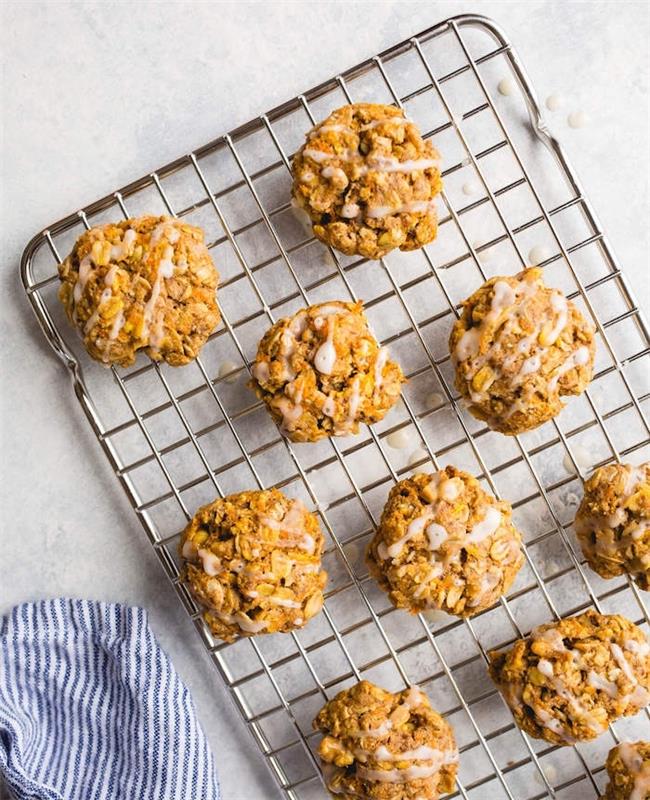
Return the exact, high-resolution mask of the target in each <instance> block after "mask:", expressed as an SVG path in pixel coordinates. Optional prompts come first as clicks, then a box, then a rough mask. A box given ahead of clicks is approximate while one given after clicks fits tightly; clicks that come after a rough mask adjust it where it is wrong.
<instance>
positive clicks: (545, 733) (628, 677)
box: [489, 611, 650, 745]
mask: <svg viewBox="0 0 650 800" xmlns="http://www.w3.org/2000/svg"><path fill="white" fill-rule="evenodd" d="M489 657H490V662H491V663H490V675H491V676H492V679H493V680H494V682H495V683H496V684H497V686H498V687H499V689H500V690H501V692H502V694H503V696H504V698H505V700H506V702H507V703H508V705H509V706H510V708H511V710H512V713H513V715H514V717H515V721H516V722H517V724H518V725H519V727H521V728H523V730H525V731H526V733H528V734H530V735H531V736H534V737H535V738H536V739H546V741H549V742H552V743H553V744H558V745H567V744H573V743H574V742H577V741H586V740H588V739H595V738H596V737H597V736H599V735H600V734H601V733H602V732H603V731H604V730H605V729H606V728H607V725H608V724H609V723H610V722H612V721H613V720H615V719H617V718H618V717H620V716H629V715H631V714H636V713H637V712H638V711H639V710H640V709H642V708H643V706H645V705H646V704H647V703H648V701H649V700H650V644H648V641H647V640H646V638H645V636H644V634H643V632H642V631H641V630H640V628H638V627H637V626H636V625H635V624H634V623H632V622H630V621H629V620H628V619H625V617H622V616H619V615H617V614H599V613H597V612H596V611H587V612H586V613H585V614H578V615H576V616H575V617H568V618H567V619H563V620H560V621H559V622H552V623H549V624H546V625H540V626H539V627H538V628H535V629H534V630H533V631H532V633H531V635H530V636H528V637H526V638H525V639H519V640H517V641H516V642H515V643H514V645H513V646H512V647H511V648H510V649H509V650H507V651H505V652H503V653H499V652H496V651H492V652H491V653H489Z"/></svg>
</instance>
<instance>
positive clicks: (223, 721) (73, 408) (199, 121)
mask: <svg viewBox="0 0 650 800" xmlns="http://www.w3.org/2000/svg"><path fill="white" fill-rule="evenodd" d="M467 11H480V13H482V14H485V15H488V16H492V17H493V18H494V19H496V20H497V21H499V22H500V23H501V24H502V25H503V26H504V27H505V28H506V30H507V32H508V33H509V35H510V37H511V39H512V40H513V42H514V44H515V46H516V47H517V48H518V49H519V52H520V54H521V55H522V56H523V59H524V61H525V64H526V65H527V67H528V70H529V72H530V75H531V77H532V79H533V82H534V83H535V85H536V87H537V89H538V92H539V94H540V96H541V98H542V99H543V98H545V97H546V96H547V95H548V94H551V93H555V92H559V93H561V94H562V95H563V96H564V97H565V99H566V103H565V106H564V109H563V110H562V111H560V112H557V113H555V114H553V115H549V120H550V123H551V127H552V129H553V130H554V131H555V132H556V134H558V135H559V137H560V138H561V140H562V142H563V143H564V144H565V145H566V148H567V151H568V153H569V156H570V157H571V159H572V160H573V162H574V165H575V166H576V168H577V171H578V174H579V175H580V176H581V178H582V180H583V183H584V185H585V188H586V191H587V194H588V195H589V196H590V197H591V199H592V201H593V204H594V206H595V208H596V210H597V212H598V213H599V215H600V217H601V220H602V222H603V225H604V228H605V230H606V231H607V233H608V234H609V237H610V240H611V242H612V244H613V247H614V249H615V251H616V252H617V254H618V256H619V258H620V260H621V263H622V266H623V270H624V271H625V273H626V274H627V276H628V278H629V280H630V283H631V284H632V286H633V288H634V289H635V291H636V292H637V294H638V296H639V299H640V302H641V304H642V305H643V306H644V307H645V308H646V310H647V308H648V305H649V286H648V271H647V270H648V225H647V220H648V218H649V208H648V146H647V143H648V69H647V68H648V40H649V36H650V29H649V24H648V7H647V4H646V3H643V2H626V3H605V2H590V3H580V2H509V3H504V2H482V3H467V2H426V3H408V2H373V3H361V2H359V3H344V4H343V3H342V4H339V3H331V4H330V3H307V2H292V3H291V2H285V3H278V2H268V3H264V4H262V3H260V4H253V3H250V4H249V3H241V2H240V3H237V4H230V3H223V4H219V5H218V7H217V5H216V4H214V5H211V4H209V3H182V4H180V3H179V4H177V3H164V4H162V3H161V4H153V3H139V4H132V3H128V4H127V3H124V4H118V5H113V4H111V5H105V4H101V3H100V4H96V5H92V6H91V5H85V4H75V5H70V4H64V3H30V4H27V3H8V4H6V5H4V7H3V9H2V12H0V13H1V14H2V17H3V21H4V24H3V26H2V27H3V33H2V37H3V39H4V40H5V41H4V46H3V56H2V58H3V61H4V64H3V67H4V79H3V80H4V83H3V103H2V106H3V129H4V149H5V154H4V164H3V169H4V175H3V195H4V197H3V206H4V210H3V226H2V228H3V230H2V241H3V247H2V253H3V257H4V270H3V278H2V280H3V286H2V294H1V299H0V303H1V304H2V305H1V313H2V319H3V328H4V335H3V338H2V352H3V358H2V431H3V434H2V435H3V441H2V457H1V458H2V479H1V485H2V493H3V499H2V509H3V515H4V536H3V545H2V550H1V553H0V611H4V610H6V609H7V608H9V607H10V606H11V605H13V604H14V603H17V602H19V601H22V600H26V599H35V598H39V597H44V596H52V595H76V596H82V597H83V596H91V597H95V598H99V599H105V600H113V601H122V602H126V603H132V604H141V605H143V606H145V607H147V608H148V609H149V613H150V617H151V622H152V625H153V627H154V630H155V632H156V634H157V636H158V637H159V639H160V641H161V642H162V644H163V646H164V647H165V649H166V650H167V652H168V653H169V654H170V656H171V657H172V660H173V661H174V663H175V665H176V667H177V668H178V670H179V672H180V674H181V676H182V678H183V679H184V680H185V681H186V682H187V684H188V685H189V687H190V689H191V691H192V693H193V695H194V697H195V700H196V703H197V706H198V709H199V713H200V716H201V720H202V722H203V724H204V726H205V728H206V729H207V731H208V735H209V738H210V741H211V743H212V746H213V748H214V750H215V753H216V756H217V763H218V764H219V768H220V777H221V782H222V786H223V792H224V796H225V798H226V800H254V799H255V798H267V797H268V798H270V797H276V796H278V792H277V790H276V789H275V787H274V784H273V782H272V779H271V776H270V774H269V773H268V772H267V770H266V767H265V765H264V763H263V760H262V758H261V757H260V756H259V755H258V752H257V749H256V748H255V746H254V744H253V743H252V740H251V739H249V737H248V735H247V733H246V731H245V729H244V727H243V725H242V724H241V723H240V721H239V719H238V717H237V715H236V713H235V711H234V709H233V707H232V706H231V704H230V701H229V700H228V698H227V696H226V692H225V690H224V688H223V686H222V685H221V683H220V681H219V679H218V677H217V676H216V675H215V673H214V672H213V671H212V670H211V669H210V664H209V662H208V659H207V657H206V655H205V653H204V652H203V649H202V647H201V644H200V641H199V639H198V637H197V636H196V635H195V633H194V631H193V629H192V625H191V624H189V623H188V620H187V617H186V614H185V612H184V611H183V609H182V607H181V605H180V604H179V603H178V601H177V598H176V597H175V595H174V593H173V591H172V588H171V587H170V586H169V585H168V583H167V582H166V581H165V580H164V579H162V576H161V571H160V567H159V565H158V563H157V561H156V559H155V557H154V554H153V552H152V551H151V548H150V547H149V545H148V543H147V542H146V540H145V537H144V536H143V533H142V531H141V529H140V527H139V525H138V523H137V522H136V520H135V518H134V516H133V514H132V512H131V509H130V507H129V505H128V502H127V500H126V498H125V497H124V496H123V494H122V492H121V490H120V488H119V486H118V484H117V481H116V480H115V479H114V477H113V475H112V474H111V471H110V469H109V467H108V465H107V464H106V463H105V461H104V459H103V457H102V455H101V453H100V450H99V447H98V446H97V444H96V442H95V440H94V438H93V437H92V435H91V433H90V432H89V430H88V426H87V425H86V422H85V420H84V419H83V418H82V415H81V412H80V410H79V408H78V407H77V405H76V403H75V402H74V400H73V396H72V393H71V391H70V386H69V384H68V377H67V375H66V374H65V372H64V370H63V369H62V368H61V365H60V363H59V362H58V361H56V360H55V359H54V358H53V357H52V355H51V352H50V351H49V350H48V348H47V347H46V345H45V342H44V340H43V337H42V336H41V334H40V331H39V330H38V329H37V326H36V324H35V321H34V318H33V316H32V314H31V311H30V310H29V309H28V307H27V304H26V302H25V299H24V297H23V296H22V291H21V289H20V288H19V283H18V261H19V257H20V253H21V251H22V249H23V247H24V245H25V244H26V242H27V240H28V239H29V238H31V236H32V235H33V233H34V232H36V231H37V230H38V229H39V228H41V227H42V226H44V225H46V224H47V223H49V222H51V221H52V220H54V219H58V218H59V217H62V216H64V215H65V214H67V213H69V212H70V211H71V210H73V209H75V208H76V207H78V206H79V205H80V204H83V203H85V202H88V201H91V200H93V199H95V198H96V197H100V196H101V195H103V194H105V193H106V192H108V191H110V190H112V189H113V188H114V187H116V186H119V185H122V184H124V183H126V182H128V181H129V180H131V179H133V178H135V177H138V176H140V175H141V174H143V173H144V172H145V171H147V170H150V169H153V168H155V167H157V166H159V165H160V164H163V163H165V162H167V161H168V160H171V159H172V158H174V157H176V156H177V155H179V154H180V153H183V152H187V151H188V150H189V149H191V148H194V147H197V146H199V145H201V144H203V143H204V142H206V141H208V140H209V139H211V138H213V137H214V136H216V135H218V134H220V133H223V132H225V131H227V130H229V129H231V128H233V127H235V126H236V125H238V124H241V123H243V122H245V121H246V120H248V119H249V118H250V117H252V116H254V115H255V114H257V113H260V112H262V111H264V110H266V109H268V108H270V107H272V106H274V105H276V104H278V103H280V102H282V101H283V100H285V99H287V98H289V97H291V96H294V95H295V94H296V93H298V92H300V91H302V90H304V89H306V88H308V87H309V86H311V85H314V84H316V83H319V82H320V81H322V80H324V79H326V78H328V77H330V76H331V75H332V74H334V73H335V72H337V71H339V70H341V69H345V68H346V67H348V66H351V65H352V64H354V63H356V62H358V61H360V60H361V59H363V58H365V57H367V56H369V55H372V54H374V53H376V52H379V51H380V50H382V49H384V48H386V47H387V46H389V45H390V44H392V43H394V42H397V41H399V40H401V39H403V38H406V37H407V36H409V35H410V34H413V33H416V32H418V31H420V30H422V29H424V28H426V27H428V26H430V25H432V24H434V23H435V22H437V21H439V20H441V19H443V18H445V17H447V16H451V15H453V14H457V13H461V12H467ZM574 110H584V111H586V112H587V113H588V115H589V117H590V120H591V122H590V124H589V125H587V126H586V127H584V128H581V129H580V130H571V129H570V128H569V127H568V125H567V121H566V118H567V114H568V113H570V112H571V111H574Z"/></svg>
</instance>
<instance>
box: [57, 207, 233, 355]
mask: <svg viewBox="0 0 650 800" xmlns="http://www.w3.org/2000/svg"><path fill="white" fill-rule="evenodd" d="M59 278H60V279H61V288H60V289H59V297H60V298H61V302H62V303H63V305H64V307H65V311H66V314H67V316H68V318H69V319H70V321H71V322H72V323H73V325H75V326H76V327H77V328H78V329H79V331H80V333H81V336H82V338H83V341H84V345H85V347H86V349H87V350H88V353H89V354H90V355H91V356H92V357H93V358H94V359H96V360H97V361H101V362H103V363H104V364H119V365H120V366H123V367H127V366H129V365H130V364H133V362H134V361H135V358H136V354H137V352H138V350H144V352H145V353H146V354H147V355H148V356H149V358H151V359H153V360H154V361H166V362H167V363H168V364H171V365H172V366H180V365H182V364H187V363H188V362H189V361H192V359H194V358H196V356H197V355H198V353H199V350H200V349H201V347H202V346H203V345H204V344H205V342H206V340H207V338H208V336H210V334H211V333H212V331H213V330H214V329H215V328H216V327H217V325H218V323H219V318H220V315H219V309H218V307H217V300H216V290H217V283H218V280H219V273H218V272H217V270H216V269H215V266H214V264H213V263H212V259H211V258H210V253H209V252H208V249H207V247H206V246H205V244H204V242H203V231H202V230H201V229H200V228H196V227H195V226H193V225H188V224H187V223H185V222H183V221H182V220H180V219H173V218H171V217H139V218H137V219H127V220H124V221H123V222H116V223H110V224H108V225H100V226H99V227H97V228H91V229H90V230H89V231H86V232H85V233H83V234H82V235H81V236H80V237H79V238H78V239H77V241H76V243H75V245H74V247H73V248H72V252H71V253H70V255H69V256H68V257H67V258H66V259H65V261H64V262H63V263H62V264H59Z"/></svg>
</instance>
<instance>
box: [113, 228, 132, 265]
mask: <svg viewBox="0 0 650 800" xmlns="http://www.w3.org/2000/svg"><path fill="white" fill-rule="evenodd" d="M137 237H138V234H137V233H136V232H135V231H134V230H133V229H132V228H127V229H126V230H125V231H124V236H123V237H122V241H121V242H119V243H118V244H114V245H113V246H112V247H111V259H112V260H115V261H121V260H123V259H125V258H128V256H130V255H131V253H132V252H133V245H134V244H135V240H136V239H137Z"/></svg>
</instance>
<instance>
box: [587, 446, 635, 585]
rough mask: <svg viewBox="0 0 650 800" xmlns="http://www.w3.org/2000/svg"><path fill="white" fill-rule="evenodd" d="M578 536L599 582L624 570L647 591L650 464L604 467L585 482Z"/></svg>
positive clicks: (608, 465) (609, 465)
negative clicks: (599, 578)
mask: <svg viewBox="0 0 650 800" xmlns="http://www.w3.org/2000/svg"><path fill="white" fill-rule="evenodd" d="M575 529H576V534H577V535H578V539H579V541H580V545H581V547H582V552H583V553H584V555H585V558H586V559H587V561H588V562H589V566H590V567H591V568H592V569H593V570H594V571H595V572H597V573H598V574H599V575H600V576H601V577H603V578H614V577H615V576H616V575H621V574H623V573H624V572H627V573H628V574H629V575H630V577H631V578H632V580H634V581H635V582H636V583H637V584H638V585H639V586H640V588H641V589H645V590H646V591H647V590H648V589H650V462H648V463H645V464H641V466H640V467H634V466H632V465H631V464H607V465H606V466H604V467H601V468H600V469H597V470H596V471H595V472H594V474H593V475H592V476H591V477H590V478H589V480H587V481H585V495H584V497H583V499H582V503H581V504H580V508H579V509H578V513H577V514H576V521H575Z"/></svg>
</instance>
